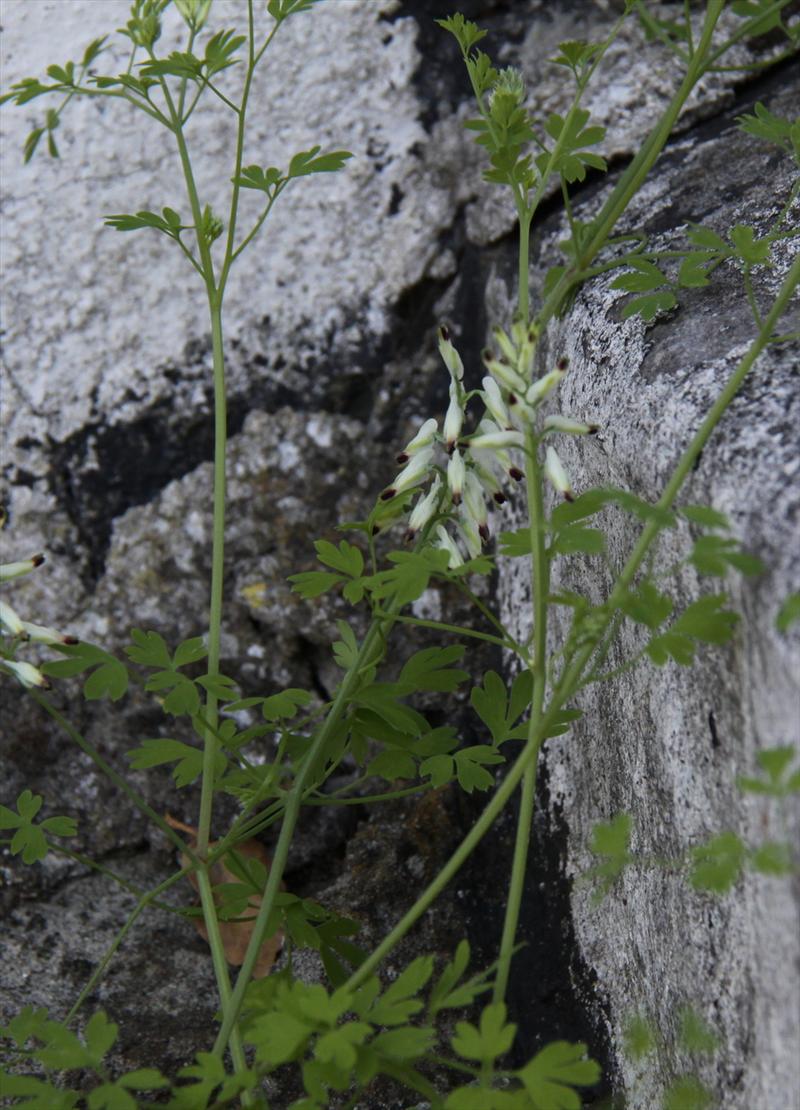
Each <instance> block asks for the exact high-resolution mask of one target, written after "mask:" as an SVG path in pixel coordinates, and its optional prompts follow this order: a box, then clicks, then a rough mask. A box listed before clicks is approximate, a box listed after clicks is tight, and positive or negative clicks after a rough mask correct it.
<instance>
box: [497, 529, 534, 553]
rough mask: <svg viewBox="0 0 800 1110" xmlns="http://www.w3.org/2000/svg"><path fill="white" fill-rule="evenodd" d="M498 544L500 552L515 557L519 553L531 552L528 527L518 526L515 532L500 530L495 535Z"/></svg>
mask: <svg viewBox="0 0 800 1110" xmlns="http://www.w3.org/2000/svg"><path fill="white" fill-rule="evenodd" d="M497 541H498V543H499V544H500V554H501V555H508V556H509V557H510V558H516V557H517V556H520V555H530V553H531V531H530V528H520V529H519V531H517V532H501V533H500V535H499V536H498V537H497Z"/></svg>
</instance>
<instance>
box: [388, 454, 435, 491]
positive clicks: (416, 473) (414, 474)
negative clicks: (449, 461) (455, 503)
mask: <svg viewBox="0 0 800 1110" xmlns="http://www.w3.org/2000/svg"><path fill="white" fill-rule="evenodd" d="M432 459H433V447H423V449H422V450H421V451H420V452H419V454H416V455H412V457H411V460H410V461H409V463H408V466H406V467H405V469H404V470H401V471H400V473H399V474H398V475H397V477H396V478H395V480H394V482H393V484H392V485H391V486H388V487H387V488H386V489H385V490H384V491H383V493H382V494H381V501H391V499H392V498H393V497H396V496H397V494H398V493H404V492H405V491H406V490H407V489H412V488H413V487H414V486H418V485H419V484H420V483H421V482H423V481H424V479H425V474H426V473H427V471H428V468H429V467H430V464H431V460H432Z"/></svg>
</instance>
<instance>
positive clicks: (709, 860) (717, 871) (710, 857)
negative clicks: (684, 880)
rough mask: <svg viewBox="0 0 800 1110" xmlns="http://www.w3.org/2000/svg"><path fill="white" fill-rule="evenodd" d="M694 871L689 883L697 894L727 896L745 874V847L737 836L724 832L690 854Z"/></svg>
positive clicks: (692, 870) (693, 849)
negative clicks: (708, 893) (697, 891)
mask: <svg viewBox="0 0 800 1110" xmlns="http://www.w3.org/2000/svg"><path fill="white" fill-rule="evenodd" d="M690 856H691V859H692V869H691V874H690V876H689V881H690V882H691V884H692V886H693V887H695V889H696V890H708V891H711V892H712V893H713V894H725V893H727V891H729V890H730V889H731V887H732V886H733V885H734V883H735V882H736V881H737V879H738V878H739V875H740V874H741V872H742V867H743V865H744V859H745V846H744V844H743V843H742V841H741V839H740V838H739V837H738V836H737V835H736V833H733V832H723V833H720V834H719V835H718V836H715V837H713V838H712V839H711V840H709V841H708V842H707V843H706V844H699V845H698V846H697V847H696V848H692V850H691V853H690Z"/></svg>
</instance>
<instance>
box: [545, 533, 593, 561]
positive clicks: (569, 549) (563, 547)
mask: <svg viewBox="0 0 800 1110" xmlns="http://www.w3.org/2000/svg"><path fill="white" fill-rule="evenodd" d="M605 550H606V538H605V536H604V535H603V533H602V532H601V531H600V530H599V529H598V528H575V527H566V528H563V529H562V530H561V531H559V532H558V533H557V535H556V537H555V539H554V540H553V542H552V544H551V545H550V548H549V550H548V554H549V555H551V556H553V555H573V554H575V553H576V552H581V553H583V554H584V555H603V554H605Z"/></svg>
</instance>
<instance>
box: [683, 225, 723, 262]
mask: <svg viewBox="0 0 800 1110" xmlns="http://www.w3.org/2000/svg"><path fill="white" fill-rule="evenodd" d="M686 234H687V235H688V237H689V239H690V240H691V241H692V242H693V243H694V244H695V245H696V246H698V247H702V248H703V249H704V250H707V251H714V252H715V253H717V254H722V255H728V254H730V247H729V246H728V244H727V243H726V242H725V240H724V239H722V238H720V236H719V235H717V233H716V231H712V230H711V228H709V227H703V225H702V224H689V230H688V231H687V233H686Z"/></svg>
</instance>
